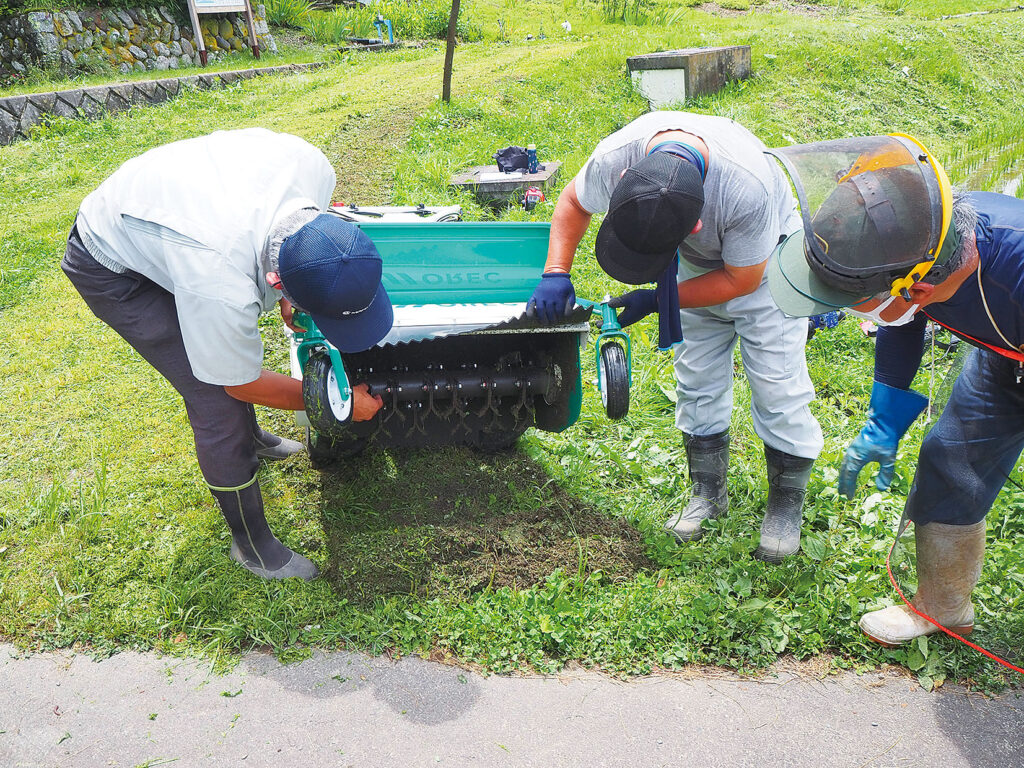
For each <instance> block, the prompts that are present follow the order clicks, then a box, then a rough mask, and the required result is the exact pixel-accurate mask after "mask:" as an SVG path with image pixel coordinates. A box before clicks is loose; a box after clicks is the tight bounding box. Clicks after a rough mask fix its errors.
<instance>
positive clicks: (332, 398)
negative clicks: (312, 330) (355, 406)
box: [302, 352, 352, 433]
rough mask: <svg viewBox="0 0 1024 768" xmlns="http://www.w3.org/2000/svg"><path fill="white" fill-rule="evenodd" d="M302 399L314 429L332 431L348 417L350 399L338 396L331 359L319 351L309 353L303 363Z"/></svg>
mask: <svg viewBox="0 0 1024 768" xmlns="http://www.w3.org/2000/svg"><path fill="white" fill-rule="evenodd" d="M302 400H303V403H304V404H305V406H306V416H307V418H309V423H310V424H312V425H313V429H314V431H316V432H321V433H332V432H335V431H337V429H338V427H339V426H340V423H341V422H344V421H346V420H347V418H348V412H349V411H350V410H351V408H352V400H351V398H350V399H349V400H348V401H347V402H346V401H343V400H342V399H341V393H340V392H339V391H338V379H337V376H335V374H334V368H333V367H332V366H331V358H330V357H328V356H327V355H326V354H323V353H322V352H316V353H314V354H312V355H310V357H309V362H307V363H306V370H305V373H304V375H303V377H302Z"/></svg>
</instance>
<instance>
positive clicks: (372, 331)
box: [278, 213, 394, 352]
mask: <svg viewBox="0 0 1024 768" xmlns="http://www.w3.org/2000/svg"><path fill="white" fill-rule="evenodd" d="M278 269H279V274H280V277H281V283H282V284H283V286H284V292H285V293H286V294H287V296H288V298H289V299H290V300H291V301H292V303H293V304H295V306H296V307H298V308H299V309H302V310H303V311H305V312H308V313H309V316H310V317H312V318H313V322H314V323H316V326H317V328H319V329H320V332H321V333H322V334H323V335H324V336H325V337H326V338H327V340H328V341H329V342H331V344H333V345H334V346H335V347H337V348H338V350H339V351H341V352H361V351H363V350H364V349H369V348H370V347H372V346H373V345H375V344H376V343H377V342H378V341H380V340H381V339H383V338H384V337H385V336H386V335H387V334H388V331H390V330H391V326H392V324H393V323H394V313H393V310H392V308H391V300H390V299H389V298H388V294H387V292H386V291H385V290H384V286H383V285H381V274H382V272H383V262H382V260H381V257H380V253H378V251H377V247H376V246H375V245H374V244H373V241H372V240H370V238H369V237H367V235H366V233H364V232H363V231H362V230H361V229H359V227H357V226H356V225H355V224H353V223H351V222H348V221H345V220H344V219H342V218H341V217H340V216H336V215H335V214H331V213H323V214H321V215H319V216H317V217H316V218H315V219H313V221H311V222H309V223H308V224H306V225H305V226H303V227H300V228H299V229H298V231H296V232H295V234H293V235H291V236H289V237H287V238H286V239H285V240H284V242H283V243H281V252H280V256H279V258H278Z"/></svg>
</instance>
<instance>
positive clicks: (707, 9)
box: [696, 3, 750, 19]
mask: <svg viewBox="0 0 1024 768" xmlns="http://www.w3.org/2000/svg"><path fill="white" fill-rule="evenodd" d="M696 9H697V10H698V11H704V13H710V14H711V15H712V16H723V17H725V18H727V19H728V18H732V17H734V16H746V15H747V14H748V13H750V11H749V9H748V10H742V11H741V10H738V9H736V8H723V7H722V6H720V5H719V4H718V3H701V4H700V5H698V6H696Z"/></svg>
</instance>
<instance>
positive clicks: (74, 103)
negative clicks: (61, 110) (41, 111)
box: [56, 88, 83, 109]
mask: <svg viewBox="0 0 1024 768" xmlns="http://www.w3.org/2000/svg"><path fill="white" fill-rule="evenodd" d="M56 95H57V102H58V103H59V102H63V103H64V104H67V105H68V106H69V107H71V109H78V108H79V107H80V106H82V96H83V93H82V89H81V88H74V89H72V90H70V91H57V94H56Z"/></svg>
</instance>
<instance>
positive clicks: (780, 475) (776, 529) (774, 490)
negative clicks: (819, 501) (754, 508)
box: [754, 445, 814, 563]
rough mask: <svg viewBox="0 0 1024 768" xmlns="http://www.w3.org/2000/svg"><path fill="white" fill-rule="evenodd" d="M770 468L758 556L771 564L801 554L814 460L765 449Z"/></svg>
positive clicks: (766, 447)
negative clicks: (805, 506) (802, 532)
mask: <svg viewBox="0 0 1024 768" xmlns="http://www.w3.org/2000/svg"><path fill="white" fill-rule="evenodd" d="M764 458H765V462H766V463H767V464H768V508H767V509H766V510H765V512H764V521H763V522H762V523H761V543H760V544H759V545H758V547H757V551H756V552H755V553H754V556H755V557H757V558H758V559H760V560H764V561H765V562H767V563H781V562H782V558H784V557H787V556H789V555H793V554H796V553H797V552H798V551H799V550H800V523H801V522H802V521H803V517H804V493H805V492H806V490H807V481H808V480H810V479H811V467H812V466H814V459H802V458H800V457H799V456H792V455H790V454H788V453H783V452H782V451H777V450H775V449H774V448H769V447H768V446H767V445H766V446H765V447H764Z"/></svg>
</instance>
